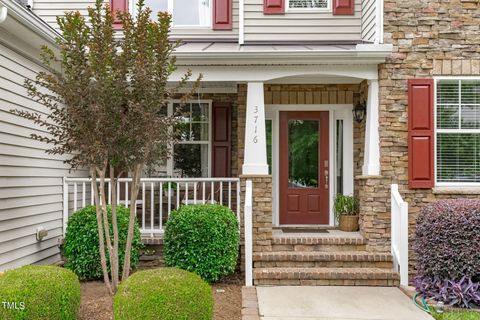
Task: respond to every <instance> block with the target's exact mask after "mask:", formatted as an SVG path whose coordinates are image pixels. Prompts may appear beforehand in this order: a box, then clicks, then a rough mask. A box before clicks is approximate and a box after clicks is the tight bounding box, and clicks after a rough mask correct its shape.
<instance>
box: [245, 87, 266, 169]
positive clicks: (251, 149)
mask: <svg viewBox="0 0 480 320" xmlns="http://www.w3.org/2000/svg"><path fill="white" fill-rule="evenodd" d="M246 112H247V115H246V120H245V122H246V123H245V151H244V152H245V154H244V160H243V167H242V173H243V174H245V175H268V164H267V140H266V135H265V101H264V98H263V82H249V83H248V84H247V110H246Z"/></svg>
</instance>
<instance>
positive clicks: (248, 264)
mask: <svg viewBox="0 0 480 320" xmlns="http://www.w3.org/2000/svg"><path fill="white" fill-rule="evenodd" d="M252 193H253V187H252V180H247V181H246V182H245V208H244V211H243V212H244V217H243V219H244V220H243V222H244V228H245V285H246V286H247V287H251V286H252V285H253V247H252V246H253V234H252V232H253V227H252V224H253V222H252V198H253V197H252Z"/></svg>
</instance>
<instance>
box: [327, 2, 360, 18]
mask: <svg viewBox="0 0 480 320" xmlns="http://www.w3.org/2000/svg"><path fill="white" fill-rule="evenodd" d="M332 1H333V14H334V15H353V14H355V0H332Z"/></svg>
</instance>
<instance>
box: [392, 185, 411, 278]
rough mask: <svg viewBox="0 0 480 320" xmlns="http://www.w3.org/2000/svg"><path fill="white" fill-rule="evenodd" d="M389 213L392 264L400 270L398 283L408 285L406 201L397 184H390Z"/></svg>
mask: <svg viewBox="0 0 480 320" xmlns="http://www.w3.org/2000/svg"><path fill="white" fill-rule="evenodd" d="M391 214H392V232H391V233H392V249H391V251H392V256H393V266H394V268H395V270H396V271H400V285H402V286H408V203H407V202H405V201H403V199H402V196H401V195H400V193H399V192H398V184H392V185H391Z"/></svg>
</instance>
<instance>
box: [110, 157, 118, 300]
mask: <svg viewBox="0 0 480 320" xmlns="http://www.w3.org/2000/svg"><path fill="white" fill-rule="evenodd" d="M109 169H110V170H109V171H110V182H111V184H112V203H111V206H112V229H113V250H112V260H111V261H110V268H111V274H112V285H113V291H114V292H116V291H117V287H118V282H119V274H118V273H119V272H118V267H119V264H120V261H119V260H118V222H117V202H118V199H117V181H118V178H117V176H116V175H115V172H114V168H113V167H112V166H111V165H110V168H109Z"/></svg>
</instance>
